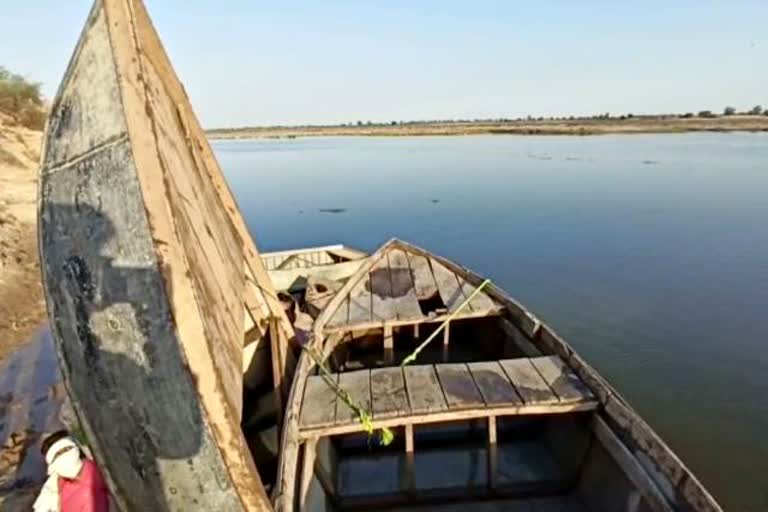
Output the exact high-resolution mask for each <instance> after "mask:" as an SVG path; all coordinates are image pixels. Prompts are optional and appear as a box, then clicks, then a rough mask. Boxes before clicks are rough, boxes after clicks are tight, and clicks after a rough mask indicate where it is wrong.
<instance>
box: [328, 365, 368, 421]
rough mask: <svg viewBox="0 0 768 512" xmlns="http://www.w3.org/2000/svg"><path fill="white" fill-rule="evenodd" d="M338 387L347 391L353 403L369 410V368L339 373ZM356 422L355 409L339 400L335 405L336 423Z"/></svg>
mask: <svg viewBox="0 0 768 512" xmlns="http://www.w3.org/2000/svg"><path fill="white" fill-rule="evenodd" d="M339 387H341V388H342V389H343V390H345V391H346V392H347V393H349V396H350V398H351V399H352V402H353V403H354V404H356V405H357V406H359V407H362V408H363V409H364V410H366V411H370V410H371V370H367V369H366V370H356V371H354V372H345V373H340V374H339ZM357 422H358V417H357V414H356V413H355V411H353V410H352V409H351V408H349V407H348V406H347V405H346V404H344V403H343V402H340V403H339V404H338V406H337V407H336V424H337V425H338V424H340V423H357Z"/></svg>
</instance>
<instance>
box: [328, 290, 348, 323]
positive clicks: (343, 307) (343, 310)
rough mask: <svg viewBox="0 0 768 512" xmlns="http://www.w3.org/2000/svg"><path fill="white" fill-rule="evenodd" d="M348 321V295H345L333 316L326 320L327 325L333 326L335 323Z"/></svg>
mask: <svg viewBox="0 0 768 512" xmlns="http://www.w3.org/2000/svg"><path fill="white" fill-rule="evenodd" d="M348 321H349V297H345V298H344V301H343V302H342V303H341V304H340V305H339V307H338V308H337V309H336V311H335V312H334V313H333V316H332V317H331V319H330V320H329V321H328V326H330V327H333V326H337V325H344V324H346V323H347V322H348Z"/></svg>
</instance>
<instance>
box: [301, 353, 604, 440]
mask: <svg viewBox="0 0 768 512" xmlns="http://www.w3.org/2000/svg"><path fill="white" fill-rule="evenodd" d="M332 378H333V379H335V381H336V382H337V384H338V385H339V386H340V387H341V388H342V389H344V390H346V391H347V392H348V393H349V395H350V396H351V398H352V400H353V401H354V402H355V403H357V404H358V405H360V406H362V407H363V408H365V409H367V410H369V411H371V413H372V416H373V420H374V422H375V424H376V426H377V427H378V428H381V427H395V426H403V425H413V424H421V423H437V422H442V421H456V420H462V419H473V418H489V417H496V416H510V415H531V414H556V413H567V412H572V411H583V410H591V409H594V408H596V407H597V405H598V402H597V401H596V400H595V397H594V396H593V395H592V393H591V392H590V390H589V388H587V386H586V385H585V384H584V383H583V382H581V380H580V379H579V378H578V377H577V376H576V375H575V374H574V373H573V372H572V371H570V370H569V369H568V368H567V367H566V366H565V364H564V363H563V362H562V360H561V359H560V358H559V357H557V356H543V357H534V358H518V359H505V360H500V361H484V362H473V363H443V364H434V365H433V364H429V365H412V366H406V367H405V368H399V367H388V368H375V369H364V370H357V371H352V372H345V373H337V374H334V375H333V377H332ZM299 429H300V435H301V437H303V438H311V437H319V436H327V435H338V434H350V433H354V432H361V431H363V426H362V424H361V423H360V421H358V418H357V416H356V415H355V414H354V413H353V411H352V410H351V409H350V408H349V407H347V405H346V404H345V403H344V402H343V401H342V400H341V399H340V398H338V397H337V394H336V392H335V391H334V390H333V389H331V387H330V386H328V384H327V383H326V382H325V381H324V379H323V377H322V376H319V375H314V376H310V377H309V378H308V379H307V383H306V386H305V388H304V399H303V402H302V408H301V416H300V421H299Z"/></svg>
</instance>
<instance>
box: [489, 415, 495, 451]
mask: <svg viewBox="0 0 768 512" xmlns="http://www.w3.org/2000/svg"><path fill="white" fill-rule="evenodd" d="M488 444H496V416H488Z"/></svg>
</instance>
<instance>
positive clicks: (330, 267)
mask: <svg viewBox="0 0 768 512" xmlns="http://www.w3.org/2000/svg"><path fill="white" fill-rule="evenodd" d="M367 256H368V254H366V253H365V252H363V251H360V250H358V249H353V248H351V247H346V246H344V245H341V244H338V245H327V246H324V247H308V248H306V249H291V250H288V251H276V252H265V253H262V255H261V258H262V260H264V266H265V267H266V269H267V273H268V274H269V278H270V280H271V281H272V285H273V286H274V287H275V289H276V290H279V291H287V292H291V293H296V292H304V291H306V290H307V280H308V279H309V278H310V277H313V278H314V279H315V280H326V281H343V280H344V279H346V278H348V277H349V276H351V275H352V274H354V273H355V271H356V270H357V269H358V268H360V265H362V263H363V260H364V259H365V258H366V257H367ZM321 293H322V292H321ZM321 309H322V308H321Z"/></svg>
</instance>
